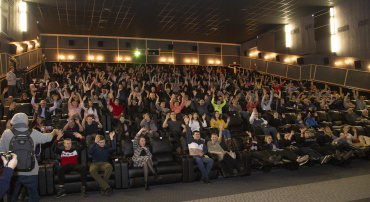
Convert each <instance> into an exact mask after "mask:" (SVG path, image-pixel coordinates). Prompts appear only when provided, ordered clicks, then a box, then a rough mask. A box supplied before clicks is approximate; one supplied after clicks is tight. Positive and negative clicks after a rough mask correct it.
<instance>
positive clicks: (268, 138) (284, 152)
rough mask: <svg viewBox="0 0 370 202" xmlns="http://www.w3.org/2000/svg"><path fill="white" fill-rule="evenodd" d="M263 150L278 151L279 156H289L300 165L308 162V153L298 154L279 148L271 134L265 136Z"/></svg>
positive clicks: (288, 157)
mask: <svg viewBox="0 0 370 202" xmlns="http://www.w3.org/2000/svg"><path fill="white" fill-rule="evenodd" d="M263 150H265V151H270V152H276V154H278V155H279V156H281V157H283V158H287V159H289V160H291V161H296V162H297V163H299V165H300V166H302V165H304V164H305V163H307V162H308V155H305V156H298V155H297V154H295V153H293V152H291V151H288V150H285V149H279V148H278V146H277V145H276V144H274V143H273V142H272V137H271V136H270V135H267V136H265V143H264V144H263Z"/></svg>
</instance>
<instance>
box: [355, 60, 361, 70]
mask: <svg viewBox="0 0 370 202" xmlns="http://www.w3.org/2000/svg"><path fill="white" fill-rule="evenodd" d="M361 68H362V62H361V60H357V61H355V69H361Z"/></svg>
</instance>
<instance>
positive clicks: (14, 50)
mask: <svg viewBox="0 0 370 202" xmlns="http://www.w3.org/2000/svg"><path fill="white" fill-rule="evenodd" d="M9 53H10V54H12V55H15V54H17V46H16V45H15V44H9Z"/></svg>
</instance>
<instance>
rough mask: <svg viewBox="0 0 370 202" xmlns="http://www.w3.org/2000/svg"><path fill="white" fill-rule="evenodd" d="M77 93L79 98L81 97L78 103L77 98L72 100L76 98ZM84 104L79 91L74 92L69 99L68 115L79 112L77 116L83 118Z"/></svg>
mask: <svg viewBox="0 0 370 202" xmlns="http://www.w3.org/2000/svg"><path fill="white" fill-rule="evenodd" d="M75 94H76V95H77V98H78V99H79V101H80V104H78V102H77V101H76V100H73V101H72V99H74V98H73V97H75ZM82 105H83V102H82V98H81V95H80V94H79V93H76V92H72V95H71V97H70V98H69V100H68V116H69V117H71V116H75V114H77V117H76V118H78V119H81V109H82V107H81V106H82Z"/></svg>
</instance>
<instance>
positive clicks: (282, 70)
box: [267, 63, 287, 77]
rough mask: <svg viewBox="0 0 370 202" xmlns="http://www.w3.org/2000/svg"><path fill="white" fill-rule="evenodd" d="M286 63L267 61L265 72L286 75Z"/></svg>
mask: <svg viewBox="0 0 370 202" xmlns="http://www.w3.org/2000/svg"><path fill="white" fill-rule="evenodd" d="M286 71H287V65H286V64H282V63H269V64H268V68H267V73H269V74H275V75H279V76H284V77H285V76H286Z"/></svg>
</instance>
